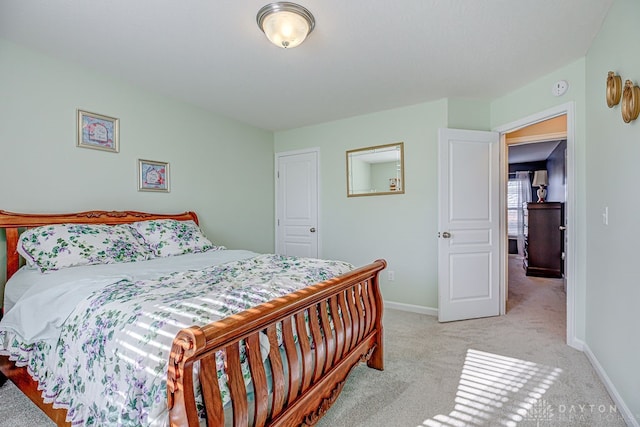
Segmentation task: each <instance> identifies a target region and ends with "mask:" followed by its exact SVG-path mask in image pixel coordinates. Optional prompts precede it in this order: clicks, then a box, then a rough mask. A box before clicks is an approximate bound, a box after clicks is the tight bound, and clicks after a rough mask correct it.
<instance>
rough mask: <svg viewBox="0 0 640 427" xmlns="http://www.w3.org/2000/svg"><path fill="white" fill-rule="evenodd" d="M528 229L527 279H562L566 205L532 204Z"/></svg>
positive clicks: (526, 252) (527, 224) (526, 248)
mask: <svg viewBox="0 0 640 427" xmlns="http://www.w3.org/2000/svg"><path fill="white" fill-rule="evenodd" d="M525 225H526V226H525V230H526V238H525V241H526V244H525V264H524V265H525V269H526V271H527V276H543V277H558V278H561V277H562V275H563V273H564V260H563V259H562V253H563V251H564V231H563V229H564V203H558V202H548V203H528V204H527V213H526V215H525ZM561 227H562V228H561Z"/></svg>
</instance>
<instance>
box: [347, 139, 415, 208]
mask: <svg viewBox="0 0 640 427" xmlns="http://www.w3.org/2000/svg"><path fill="white" fill-rule="evenodd" d="M404 187H405V182H404V143H402V142H397V143H395V144H387V145H377V146H375V147H366V148H358V149H357V150H349V151H347V197H358V196H382V195H386V194H404Z"/></svg>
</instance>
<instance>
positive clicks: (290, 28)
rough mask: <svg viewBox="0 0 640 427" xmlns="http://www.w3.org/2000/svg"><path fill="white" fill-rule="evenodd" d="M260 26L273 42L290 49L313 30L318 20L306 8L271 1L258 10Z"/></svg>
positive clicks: (257, 18) (257, 17)
mask: <svg viewBox="0 0 640 427" xmlns="http://www.w3.org/2000/svg"><path fill="white" fill-rule="evenodd" d="M256 20H257V21H258V27H260V29H261V30H262V31H263V32H264V34H265V35H266V36H267V38H268V39H269V41H271V43H273V44H275V45H276V46H278V47H281V48H284V49H288V48H292V47H296V46H298V45H299V44H300V43H302V42H303V41H304V39H306V38H307V36H308V35H309V34H310V33H311V31H313V28H314V27H315V25H316V20H315V18H314V17H313V15H312V14H311V12H309V11H308V10H307V9H306V8H304V7H302V6H300V5H299V4H295V3H290V2H278V3H270V4H268V5H266V6H264V7H263V8H262V9H260V10H259V11H258V15H257V16H256Z"/></svg>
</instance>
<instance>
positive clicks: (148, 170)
mask: <svg viewBox="0 0 640 427" xmlns="http://www.w3.org/2000/svg"><path fill="white" fill-rule="evenodd" d="M138 191H158V192H164V193H168V192H169V163H167V162H154V161H152V160H142V159H138Z"/></svg>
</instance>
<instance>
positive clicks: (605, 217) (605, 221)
mask: <svg viewBox="0 0 640 427" xmlns="http://www.w3.org/2000/svg"><path fill="white" fill-rule="evenodd" d="M602 223H603V224H604V225H609V206H605V207H604V211H603V212H602Z"/></svg>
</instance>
